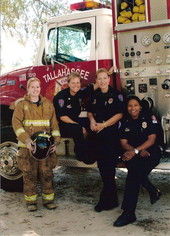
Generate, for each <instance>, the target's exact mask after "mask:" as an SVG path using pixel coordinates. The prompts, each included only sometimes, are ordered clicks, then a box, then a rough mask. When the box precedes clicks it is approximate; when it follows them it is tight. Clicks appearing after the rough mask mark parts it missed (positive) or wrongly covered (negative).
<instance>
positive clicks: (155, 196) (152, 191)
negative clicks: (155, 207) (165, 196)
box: [142, 180, 162, 204]
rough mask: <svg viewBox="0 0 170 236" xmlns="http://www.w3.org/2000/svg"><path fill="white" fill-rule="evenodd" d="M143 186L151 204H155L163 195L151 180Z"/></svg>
mask: <svg viewBox="0 0 170 236" xmlns="http://www.w3.org/2000/svg"><path fill="white" fill-rule="evenodd" d="M142 186H143V187H144V188H146V190H147V191H148V193H149V196H150V202H151V204H154V203H155V202H157V201H158V200H159V199H160V197H161V195H162V193H161V191H160V190H159V189H157V188H156V187H155V186H154V185H153V184H152V183H151V182H150V181H149V180H146V181H145V182H144V183H143V184H142Z"/></svg>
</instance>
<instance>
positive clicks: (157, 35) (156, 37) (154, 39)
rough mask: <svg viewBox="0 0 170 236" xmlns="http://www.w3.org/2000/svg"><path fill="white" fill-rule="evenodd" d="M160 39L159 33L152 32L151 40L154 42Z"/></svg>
mask: <svg viewBox="0 0 170 236" xmlns="http://www.w3.org/2000/svg"><path fill="white" fill-rule="evenodd" d="M160 40H161V36H160V34H154V36H153V41H154V42H156V43H157V42H159V41H160Z"/></svg>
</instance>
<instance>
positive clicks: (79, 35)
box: [30, 17, 96, 100]
mask: <svg viewBox="0 0 170 236" xmlns="http://www.w3.org/2000/svg"><path fill="white" fill-rule="evenodd" d="M47 28H48V30H47V31H48V34H47V39H48V42H47V44H46V48H47V49H46V50H45V46H44V47H41V48H40V51H39V57H38V59H37V63H38V65H39V66H35V67H33V68H32V71H30V75H31V74H34V75H35V76H36V77H38V78H40V79H41V81H42V95H44V96H46V97H47V98H49V99H50V100H52V98H53V96H54V95H55V94H56V93H57V92H58V91H60V90H61V89H63V88H65V87H67V77H68V75H69V74H70V73H71V72H72V71H77V72H79V73H80V75H81V77H82V86H83V87H84V86H86V85H87V84H89V83H91V82H94V79H95V72H96V62H95V17H89V18H88V17H87V18H82V19H77V20H68V21H65V22H63V21H62V22H60V23H56V22H51V23H49V24H48V26H47ZM44 42H45V40H44ZM44 45H45V43H44Z"/></svg>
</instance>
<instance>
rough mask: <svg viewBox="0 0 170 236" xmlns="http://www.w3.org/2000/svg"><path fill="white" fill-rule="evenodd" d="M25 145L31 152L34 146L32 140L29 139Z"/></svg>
mask: <svg viewBox="0 0 170 236" xmlns="http://www.w3.org/2000/svg"><path fill="white" fill-rule="evenodd" d="M25 145H26V147H27V148H28V149H29V150H30V151H31V152H32V151H33V147H34V142H33V141H32V140H31V139H30V140H28V141H27V142H26V143H25Z"/></svg>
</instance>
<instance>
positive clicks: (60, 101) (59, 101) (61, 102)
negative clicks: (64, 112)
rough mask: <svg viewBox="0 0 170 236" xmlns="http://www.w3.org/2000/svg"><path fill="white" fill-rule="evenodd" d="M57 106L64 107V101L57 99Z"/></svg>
mask: <svg viewBox="0 0 170 236" xmlns="http://www.w3.org/2000/svg"><path fill="white" fill-rule="evenodd" d="M58 105H59V107H61V108H62V107H63V106H64V100H63V99H59V100H58Z"/></svg>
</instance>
